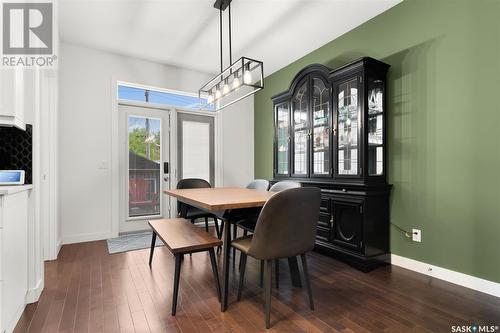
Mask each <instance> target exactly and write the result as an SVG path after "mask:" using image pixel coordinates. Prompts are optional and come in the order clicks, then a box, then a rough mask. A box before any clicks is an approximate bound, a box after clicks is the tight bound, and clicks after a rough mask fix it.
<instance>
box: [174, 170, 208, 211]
mask: <svg viewBox="0 0 500 333" xmlns="http://www.w3.org/2000/svg"><path fill="white" fill-rule="evenodd" d="M210 187H212V186H210V183H209V182H207V181H206V180H205V179H201V178H185V179H181V180H179V182H178V183H177V189H179V190H182V189H188V188H210ZM182 205H183V203H181V202H180V201H177V214H180V212H181V207H182ZM188 209H189V206H188Z"/></svg>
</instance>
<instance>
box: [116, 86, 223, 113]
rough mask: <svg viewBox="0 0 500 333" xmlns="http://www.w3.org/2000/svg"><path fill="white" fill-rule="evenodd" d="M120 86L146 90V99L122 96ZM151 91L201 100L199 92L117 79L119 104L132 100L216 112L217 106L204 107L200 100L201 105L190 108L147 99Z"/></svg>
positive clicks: (117, 99)
mask: <svg viewBox="0 0 500 333" xmlns="http://www.w3.org/2000/svg"><path fill="white" fill-rule="evenodd" d="M120 86H123V87H129V88H134V89H142V90H144V91H145V94H144V100H142V101H138V100H134V99H123V98H120V95H119V89H120ZM150 91H154V92H158V93H165V94H174V95H179V96H184V97H194V98H196V99H198V101H199V96H198V93H191V92H187V91H181V90H175V89H166V88H159V87H156V86H149V85H143V84H139V83H130V82H126V81H116V91H115V93H116V95H115V96H116V101H117V102H118V103H119V104H120V103H121V104H127V103H130V102H136V103H146V104H148V105H158V106H159V105H161V106H163V107H169V108H179V109H184V110H189V111H204V112H216V110H215V107H214V109H207V108H203V107H202V105H203V104H202V103H199V102H198V105H199V107H195V108H190V107H187V106H185V105H173V104H164V103H152V102H150V101H149V100H147V98H146V96H147V92H150ZM202 97H203V98H207V99H208V95H206V96H202Z"/></svg>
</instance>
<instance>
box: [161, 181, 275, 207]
mask: <svg viewBox="0 0 500 333" xmlns="http://www.w3.org/2000/svg"><path fill="white" fill-rule="evenodd" d="M164 192H165V193H166V194H168V195H171V196H173V197H175V198H177V200H180V201H182V202H184V203H187V204H189V205H192V206H196V207H199V208H202V209H205V210H208V211H221V210H226V209H237V208H251V207H262V206H264V204H265V203H266V201H267V200H269V198H270V197H272V196H273V195H274V194H275V193H274V192H268V191H259V190H252V189H247V188H240V187H215V188H193V189H182V190H178V189H172V190H165V191H164Z"/></svg>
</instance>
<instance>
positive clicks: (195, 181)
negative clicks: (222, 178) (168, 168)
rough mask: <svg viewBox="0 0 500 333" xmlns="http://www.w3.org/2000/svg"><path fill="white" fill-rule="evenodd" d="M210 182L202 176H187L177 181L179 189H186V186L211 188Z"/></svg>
mask: <svg viewBox="0 0 500 333" xmlns="http://www.w3.org/2000/svg"><path fill="white" fill-rule="evenodd" d="M210 187H211V186H210V183H209V182H207V181H206V180H205V179H200V178H186V179H181V180H179V182H178V183H177V189H179V190H180V189H185V188H210Z"/></svg>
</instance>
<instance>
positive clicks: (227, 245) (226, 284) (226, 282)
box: [220, 219, 231, 312]
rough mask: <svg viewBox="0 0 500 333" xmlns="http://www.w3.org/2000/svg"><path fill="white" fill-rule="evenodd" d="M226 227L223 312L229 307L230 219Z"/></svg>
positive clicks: (224, 234) (223, 253)
mask: <svg viewBox="0 0 500 333" xmlns="http://www.w3.org/2000/svg"><path fill="white" fill-rule="evenodd" d="M225 224H226V227H225V228H224V232H223V242H224V243H223V244H222V299H221V302H220V306H221V308H220V310H221V311H222V312H224V311H226V309H227V296H228V288H229V250H230V249H231V222H230V220H229V219H226V221H225Z"/></svg>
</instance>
